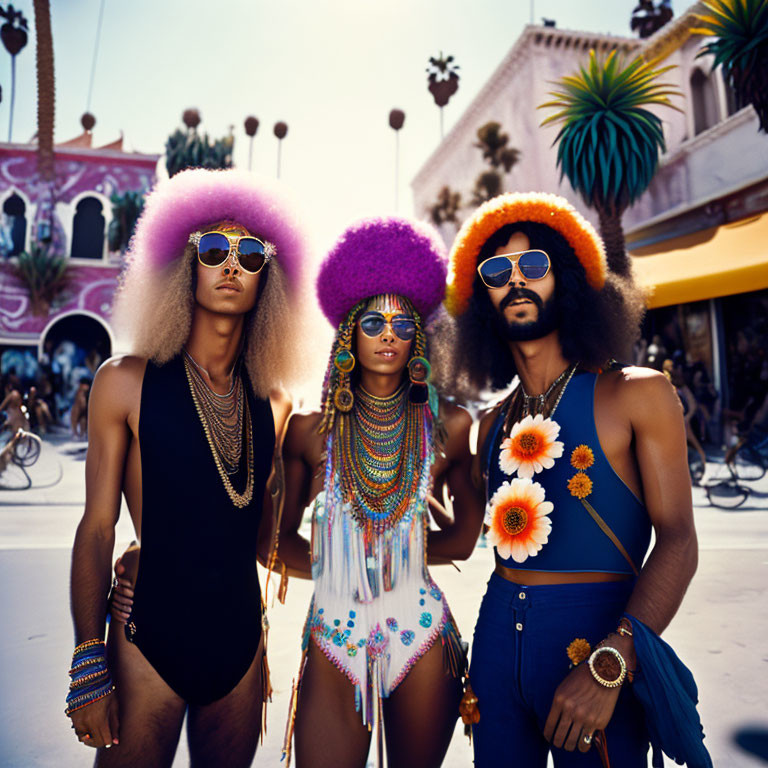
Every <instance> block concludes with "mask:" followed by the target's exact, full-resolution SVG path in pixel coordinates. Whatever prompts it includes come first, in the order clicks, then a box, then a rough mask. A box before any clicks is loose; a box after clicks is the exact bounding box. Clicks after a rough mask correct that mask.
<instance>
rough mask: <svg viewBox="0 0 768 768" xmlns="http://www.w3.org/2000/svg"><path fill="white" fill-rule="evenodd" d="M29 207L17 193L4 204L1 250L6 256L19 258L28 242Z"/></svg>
mask: <svg viewBox="0 0 768 768" xmlns="http://www.w3.org/2000/svg"><path fill="white" fill-rule="evenodd" d="M26 210H27V206H26V205H24V201H23V200H22V199H21V197H19V195H17V194H16V193H15V192H14V193H13V194H12V195H11V196H10V197H9V198H7V199H6V201H5V202H4V203H3V214H4V216H3V227H2V230H3V231H2V233H0V248H2V251H3V253H4V254H5V255H6V256H18V254H20V253H21V252H22V251H23V250H24V244H25V243H26V240H27V218H26V215H25V214H26Z"/></svg>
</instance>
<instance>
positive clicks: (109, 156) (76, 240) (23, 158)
mask: <svg viewBox="0 0 768 768" xmlns="http://www.w3.org/2000/svg"><path fill="white" fill-rule="evenodd" d="M36 149H37V148H36V146H35V144H7V143H0V354H3V356H4V357H5V359H6V364H7V360H8V353H13V357H14V360H24V361H26V362H27V363H29V362H30V361H31V360H34V359H37V358H39V357H40V356H41V355H42V354H43V350H44V349H45V347H46V346H48V347H49V348H50V347H51V346H53V344H51V343H50V342H53V343H54V344H57V343H60V342H61V341H62V340H65V339H66V340H69V341H71V342H72V343H73V344H75V345H77V346H78V347H80V348H82V349H83V350H85V352H86V353H87V351H89V348H90V349H97V350H98V354H99V356H100V357H102V358H103V357H105V356H107V355H109V354H110V353H111V351H112V346H113V333H112V329H111V327H110V307H111V303H112V296H113V294H114V291H115V287H116V285H117V277H118V273H119V271H120V254H119V253H110V252H109V249H108V245H107V230H108V227H109V223H110V221H111V218H112V205H111V203H110V196H111V195H112V194H114V193H123V192H126V191H131V190H135V191H142V192H145V191H146V190H148V189H149V188H150V187H151V185H152V184H153V182H154V179H155V167H156V165H157V161H158V157H159V156H158V155H148V154H139V153H133V152H125V151H123V148H122V139H120V140H118V141H116V142H114V143H112V144H109V145H107V146H104V147H99V148H94V147H92V146H91V134H90V133H88V132H86V133H84V134H82V135H81V136H79V137H77V138H76V139H73V140H72V141H69V142H66V143H64V144H59V145H57V146H56V148H55V152H56V165H55V167H56V184H55V187H54V197H53V199H52V198H51V194H50V188H49V186H48V185H46V184H43V183H41V180H40V177H39V175H38V173H37V162H36ZM51 223H52V226H51ZM51 230H52V231H51ZM46 238H50V240H51V243H52V246H53V247H54V248H55V250H56V251H58V252H59V253H61V254H62V255H64V256H66V257H67V258H68V259H69V267H68V280H67V283H66V287H65V288H64V289H63V290H62V291H61V292H60V293H59V294H58V295H57V297H56V298H55V300H54V301H53V303H52V304H51V306H50V308H49V310H48V312H47V313H45V314H35V313H34V312H33V308H32V306H31V302H30V298H29V294H28V292H27V289H26V287H25V285H24V284H23V283H22V282H21V281H19V280H18V278H17V277H16V276H15V274H14V262H15V261H16V259H15V257H16V255H17V254H18V253H20V252H22V251H29V249H30V246H31V245H32V244H33V243H35V242H39V241H40V240H44V239H46ZM46 342H49V343H48V344H47V345H46Z"/></svg>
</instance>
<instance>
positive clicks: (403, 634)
mask: <svg viewBox="0 0 768 768" xmlns="http://www.w3.org/2000/svg"><path fill="white" fill-rule="evenodd" d="M445 278H446V259H445V253H444V248H443V245H442V242H441V241H440V239H439V237H438V236H437V234H436V233H435V232H434V230H432V229H431V228H430V227H427V226H425V225H422V224H420V223H417V222H413V221H410V220H408V219H404V218H376V219H366V220H363V221H359V222H357V223H356V224H353V225H352V226H350V227H349V228H348V229H347V230H346V231H345V232H344V233H343V234H342V236H341V237H340V238H339V240H338V241H337V243H336V244H335V245H334V247H333V248H332V249H331V251H330V253H329V254H328V255H327V257H326V259H325V260H324V262H323V263H322V266H321V268H320V273H319V277H318V279H317V294H318V299H319V301H320V306H321V308H322V309H323V312H324V313H325V316H326V317H327V318H328V320H329V322H330V323H331V324H332V325H333V326H334V327H336V328H337V331H336V338H335V340H334V343H333V348H332V350H331V357H330V361H329V364H328V369H327V372H326V377H325V383H324V386H323V406H322V409H321V410H319V411H317V412H314V413H305V414H294V415H293V416H292V417H291V419H290V421H289V425H288V429H287V434H286V439H285V443H284V449H283V460H284V466H285V489H286V490H285V497H284V498H285V504H284V511H283V518H282V521H281V526H280V530H281V532H280V540H279V545H278V557H279V559H280V561H281V563H282V567H283V568H284V569H285V570H286V571H287V572H289V573H291V572H292V573H295V574H297V575H299V576H304V577H306V578H309V577H311V578H313V580H314V595H313V598H312V602H311V605H310V608H309V615H308V616H307V622H306V628H305V633H304V639H303V656H302V668H301V673H300V676H299V682H298V683H297V685H296V686H295V687H294V692H293V696H292V701H291V707H290V714H289V724H288V728H287V731H286V742H285V745H284V756H285V757H287V758H288V760H289V761H290V755H291V751H292V750H291V747H292V736H293V734H294V731H295V751H296V760H297V765H298V767H299V768H305V767H309V766H311V768H326V766H327V767H328V768H330V767H331V766H333V767H334V768H335V767H336V766H345V767H350V768H353V767H355V766H359V767H360V768H364V766H365V765H366V761H367V756H368V753H369V750H370V741H371V731H372V730H373V729H375V730H376V731H377V734H378V741H377V746H378V749H377V752H378V755H379V759H380V760H381V758H382V756H383V752H384V748H385V747H384V743H383V738H382V732H383V733H384V734H385V736H386V753H387V758H388V764H389V765H392V766H398V768H409V767H410V766H413V768H417V767H418V768H429V767H430V766H439V765H440V764H441V762H442V760H443V757H444V756H445V753H446V750H447V748H448V745H449V743H450V740H451V735H452V733H453V729H454V725H455V723H456V719H457V717H458V713H459V709H458V705H459V700H460V697H461V681H460V678H461V676H462V675H463V672H464V668H465V663H466V660H465V654H464V652H463V649H462V645H461V641H460V636H459V631H458V628H457V626H456V623H455V622H454V620H453V617H452V615H451V612H450V610H449V608H448V604H447V602H446V599H445V596H444V595H443V593H442V591H441V590H440V588H439V587H438V586H437V584H436V583H435V582H434V581H433V579H432V577H431V575H430V573H429V571H428V569H427V558H428V557H429V561H430V562H433V563H438V562H442V563H445V562H449V561H450V560H452V559H465V558H467V557H468V556H469V555H470V553H471V551H472V549H473V545H474V542H475V540H476V539H477V535H478V533H479V529H480V522H481V518H482V509H481V505H480V499H479V495H478V494H477V493H476V492H475V490H474V489H473V487H472V484H471V481H470V466H471V456H470V452H469V439H468V436H469V428H470V425H471V418H470V416H469V414H468V413H467V412H466V411H465V410H463V409H462V408H460V407H458V406H456V405H452V404H449V403H447V402H444V401H442V400H441V399H440V398H439V397H438V395H437V392H436V390H435V386H434V383H433V379H432V375H431V373H432V372H431V365H430V362H429V359H428V357H429V355H428V347H429V340H428V336H427V333H426V332H425V327H427V326H428V320H429V318H430V317H431V316H432V315H434V314H435V311H436V310H437V308H438V307H439V305H440V302H441V301H442V299H443V296H444V292H445ZM435 496H436V497H437V499H439V500H441V502H442V500H443V499H444V498H445V499H446V500H447V499H451V500H452V504H451V502H450V501H446V502H445V503H446V504H447V506H448V507H449V508H451V507H452V510H453V521H452V524H451V525H445V526H444V527H443V528H442V529H440V530H434V531H432V530H428V529H429V511H430V507H433V508H435V509H436V510H437V511H436V512H435V515H434V516H449V513H448V512H446V510H445V509H444V508H442V505H441V503H439V502H438V501H437V500H436V499H435ZM310 503H311V505H312V506H311V509H312V541H311V545H310V542H309V541H307V540H306V539H305V538H304V537H303V536H302V535H301V534H300V533H299V527H300V524H301V521H302V517H303V513H304V509H305V508H306V507H307V505H308V504H310Z"/></svg>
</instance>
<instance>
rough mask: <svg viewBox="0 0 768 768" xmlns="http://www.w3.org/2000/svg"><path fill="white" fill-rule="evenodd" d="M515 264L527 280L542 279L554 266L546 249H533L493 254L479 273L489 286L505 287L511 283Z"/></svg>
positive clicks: (479, 267) (478, 270) (481, 265)
mask: <svg viewBox="0 0 768 768" xmlns="http://www.w3.org/2000/svg"><path fill="white" fill-rule="evenodd" d="M515 264H517V269H518V271H519V272H520V274H521V275H522V276H523V278H525V279H526V280H542V279H543V278H545V277H546V276H547V275H548V274H549V270H550V268H551V266H552V263H551V261H550V259H549V256H548V255H547V254H546V252H545V251H540V250H538V249H532V250H529V251H518V252H516V253H502V254H500V255H499V256H491V258H490V259H486V260H485V261H483V262H482V263H481V264H480V265H479V266H478V268H477V273H478V274H479V275H480V279H481V280H482V281H483V282H484V283H485V285H487V286H488V287H489V288H503V287H504V286H505V285H507V283H509V279H510V278H511V277H512V272H513V271H514V269H515Z"/></svg>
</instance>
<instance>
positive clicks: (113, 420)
mask: <svg viewBox="0 0 768 768" xmlns="http://www.w3.org/2000/svg"><path fill="white" fill-rule="evenodd" d="M144 365H145V364H144V361H141V360H138V358H122V359H115V360H112V361H108V362H107V363H106V364H105V365H104V367H103V368H102V369H100V370H99V372H98V373H97V374H96V378H95V380H94V384H93V392H92V395H91V400H90V406H89V407H90V414H89V415H90V419H89V438H90V440H89V444H88V455H87V457H86V465H85V512H84V513H83V517H82V519H81V521H80V524H79V525H78V527H77V533H76V535H75V544H74V547H73V550H72V576H71V603H72V619H73V621H74V625H75V644H76V645H79V644H80V643H82V642H84V641H86V640H91V639H95V638H98V639H102V638H103V637H104V623H105V618H106V610H107V606H106V597H107V592H108V590H109V583H110V577H111V570H112V567H111V561H112V550H113V548H114V543H115V524H116V523H117V518H118V516H119V514H120V494H121V492H122V488H123V472H124V467H125V462H126V458H127V454H128V447H129V444H130V440H131V431H130V427H129V416H130V414H131V412H132V410H133V409H135V413H138V405H137V403H138V401H139V398H140V396H141V381H142V377H143V373H144ZM71 718H72V725H73V727H74V729H75V733H76V734H77V735H78V737H79V738H80V739H81V741H83V742H84V743H86V744H88V745H89V746H92V747H100V746H104V745H106V746H111V745H112V744H117V743H118V729H119V722H118V708H117V700H116V698H115V696H114V695H108V696H106V697H105V698H101V699H99V700H97V701H95V702H92V703H90V704H88V705H87V706H84V707H82V708H81V709H77V710H76V711H74V712H72V714H71Z"/></svg>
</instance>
